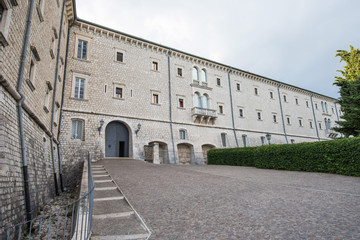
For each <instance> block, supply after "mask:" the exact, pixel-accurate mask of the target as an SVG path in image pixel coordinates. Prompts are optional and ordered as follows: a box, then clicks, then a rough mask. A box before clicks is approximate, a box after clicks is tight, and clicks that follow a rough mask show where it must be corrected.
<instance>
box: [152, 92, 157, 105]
mask: <svg viewBox="0 0 360 240" xmlns="http://www.w3.org/2000/svg"><path fill="white" fill-rule="evenodd" d="M152 101H153V102H152V103H153V104H159V95H158V94H153V97H152Z"/></svg>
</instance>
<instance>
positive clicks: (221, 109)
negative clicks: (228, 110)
mask: <svg viewBox="0 0 360 240" xmlns="http://www.w3.org/2000/svg"><path fill="white" fill-rule="evenodd" d="M219 113H220V114H223V113H224V109H223V106H221V105H219Z"/></svg>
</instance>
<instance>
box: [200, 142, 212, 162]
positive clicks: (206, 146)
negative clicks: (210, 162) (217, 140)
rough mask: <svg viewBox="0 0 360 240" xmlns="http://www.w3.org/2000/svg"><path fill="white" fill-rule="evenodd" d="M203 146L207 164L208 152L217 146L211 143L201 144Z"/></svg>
mask: <svg viewBox="0 0 360 240" xmlns="http://www.w3.org/2000/svg"><path fill="white" fill-rule="evenodd" d="M201 148H202V152H203V157H204V164H207V153H208V151H209V150H210V149H212V148H215V146H214V145H211V144H204V145H202V146H201Z"/></svg>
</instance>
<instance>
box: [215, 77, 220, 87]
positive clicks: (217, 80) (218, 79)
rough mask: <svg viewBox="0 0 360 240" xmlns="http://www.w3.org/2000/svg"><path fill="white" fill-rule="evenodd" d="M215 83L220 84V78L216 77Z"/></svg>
mask: <svg viewBox="0 0 360 240" xmlns="http://www.w3.org/2000/svg"><path fill="white" fill-rule="evenodd" d="M216 85H218V86H221V80H220V78H216Z"/></svg>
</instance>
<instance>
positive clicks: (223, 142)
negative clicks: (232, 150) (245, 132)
mask: <svg viewBox="0 0 360 240" xmlns="http://www.w3.org/2000/svg"><path fill="white" fill-rule="evenodd" d="M221 142H222V145H223V147H226V133H221Z"/></svg>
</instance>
